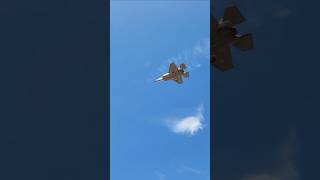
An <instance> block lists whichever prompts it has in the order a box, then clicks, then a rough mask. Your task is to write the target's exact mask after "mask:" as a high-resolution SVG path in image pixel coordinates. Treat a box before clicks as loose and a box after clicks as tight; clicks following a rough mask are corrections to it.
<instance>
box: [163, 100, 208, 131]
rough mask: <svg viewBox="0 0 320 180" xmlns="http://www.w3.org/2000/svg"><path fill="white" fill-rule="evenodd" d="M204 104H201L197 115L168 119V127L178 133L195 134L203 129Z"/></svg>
mask: <svg viewBox="0 0 320 180" xmlns="http://www.w3.org/2000/svg"><path fill="white" fill-rule="evenodd" d="M203 120H204V118H203V106H202V105H200V106H199V107H198V109H197V113H196V115H193V116H187V117H185V118H181V119H170V120H168V121H167V125H168V127H169V128H170V129H171V131H172V132H174V133H176V134H184V135H191V136H192V135H194V134H196V133H197V132H198V131H199V130H201V129H203Z"/></svg>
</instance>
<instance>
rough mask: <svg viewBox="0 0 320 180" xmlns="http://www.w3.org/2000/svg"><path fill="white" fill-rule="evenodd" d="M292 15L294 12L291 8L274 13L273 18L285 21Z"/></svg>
mask: <svg viewBox="0 0 320 180" xmlns="http://www.w3.org/2000/svg"><path fill="white" fill-rule="evenodd" d="M291 14H292V10H291V9H289V8H282V9H279V10H276V11H274V12H273V14H272V16H273V17H274V18H279V19H283V18H286V17H289V16H290V15H291Z"/></svg>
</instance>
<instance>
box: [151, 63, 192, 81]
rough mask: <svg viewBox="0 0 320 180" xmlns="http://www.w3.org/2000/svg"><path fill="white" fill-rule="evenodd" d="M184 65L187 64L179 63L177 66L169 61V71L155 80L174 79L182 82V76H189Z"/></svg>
mask: <svg viewBox="0 0 320 180" xmlns="http://www.w3.org/2000/svg"><path fill="white" fill-rule="evenodd" d="M186 67H187V66H186V65H185V64H180V67H179V68H178V67H177V66H176V64H175V63H171V64H170V66H169V72H168V73H165V74H164V75H162V76H161V77H160V78H158V79H156V81H167V80H174V81H175V82H176V83H178V84H182V82H183V81H182V76H183V77H185V78H189V72H186V71H185V70H184V69H185V68H186Z"/></svg>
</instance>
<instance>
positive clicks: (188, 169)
mask: <svg viewBox="0 0 320 180" xmlns="http://www.w3.org/2000/svg"><path fill="white" fill-rule="evenodd" d="M179 172H180V173H183V172H191V173H194V174H201V171H200V170H198V169H194V168H192V167H189V166H185V165H183V166H182V167H181V169H180V170H179Z"/></svg>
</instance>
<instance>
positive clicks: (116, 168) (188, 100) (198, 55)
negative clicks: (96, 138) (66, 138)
mask: <svg viewBox="0 0 320 180" xmlns="http://www.w3.org/2000/svg"><path fill="white" fill-rule="evenodd" d="M110 9H111V34H110V37H111V42H110V48H111V57H110V60H111V67H110V69H111V77H110V88H111V89H110V91H111V92H110V93H111V94H110V98H111V105H110V106H111V107H110V108H111V109H110V113H111V118H110V119H111V144H110V148H111V162H110V163H111V180H123V179H139V180H152V179H154V180H171V179H174V180H176V179H184V180H201V179H204V180H208V179H209V176H210V172H209V171H210V170H209V168H210V166H209V158H210V148H209V147H210V143H209V141H210V137H209V135H210V121H209V118H210V112H209V109H210V79H209V78H210V67H209V57H208V56H209V34H210V32H209V23H208V22H209V1H199V2H183V1H174V2H160V1H153V2H148V1H134V2H128V1H111V8H110ZM170 62H176V63H177V65H179V63H186V65H187V71H189V72H190V78H189V79H184V83H183V84H182V85H178V84H176V83H174V82H161V83H155V82H153V80H154V79H156V78H157V77H159V76H161V75H162V74H163V73H166V72H167V70H168V65H169V63H170Z"/></svg>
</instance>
